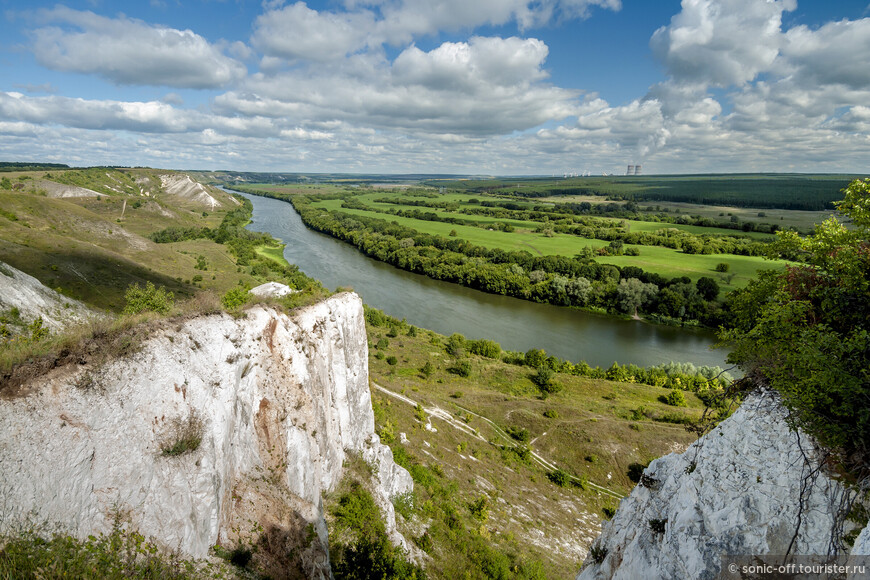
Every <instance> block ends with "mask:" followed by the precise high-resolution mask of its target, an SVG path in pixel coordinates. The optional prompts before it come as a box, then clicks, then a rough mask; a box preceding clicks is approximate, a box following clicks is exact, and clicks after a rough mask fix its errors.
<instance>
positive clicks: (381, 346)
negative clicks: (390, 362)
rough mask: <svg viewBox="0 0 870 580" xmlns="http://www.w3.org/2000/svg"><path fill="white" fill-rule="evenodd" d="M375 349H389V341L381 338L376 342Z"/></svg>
mask: <svg viewBox="0 0 870 580" xmlns="http://www.w3.org/2000/svg"><path fill="white" fill-rule="evenodd" d="M375 348H376V349H378V350H386V349H388V348H390V341H389V339H386V338H381V339H379V340H378V342H377V344H375Z"/></svg>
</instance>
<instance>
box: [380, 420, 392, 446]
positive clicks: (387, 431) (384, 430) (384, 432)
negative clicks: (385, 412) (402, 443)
mask: <svg viewBox="0 0 870 580" xmlns="http://www.w3.org/2000/svg"><path fill="white" fill-rule="evenodd" d="M378 437H380V438H381V442H382V443H384V444H386V445H389V444H390V443H392V442H393V441H395V440H396V428H395V427H394V426H393V424H392V423H391V422H390V421H385V422H384V424H383V425H382V426H381V427H380V428H379V429H378Z"/></svg>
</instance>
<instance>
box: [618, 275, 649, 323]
mask: <svg viewBox="0 0 870 580" xmlns="http://www.w3.org/2000/svg"><path fill="white" fill-rule="evenodd" d="M657 292H658V286H656V285H655V284H645V283H643V282H641V281H640V280H638V279H637V278H629V279H627V280H620V281H619V286H618V287H617V288H616V296H617V299H618V300H619V307H620V308H622V309H623V310H624V311H625V312H631V313H632V314H633V315H634V316H637V309H638V308H639V307H641V306H643V305H644V304H646V303H647V302H649V300H650V299H651V298H652V297H653V296H655V295H656V293H657Z"/></svg>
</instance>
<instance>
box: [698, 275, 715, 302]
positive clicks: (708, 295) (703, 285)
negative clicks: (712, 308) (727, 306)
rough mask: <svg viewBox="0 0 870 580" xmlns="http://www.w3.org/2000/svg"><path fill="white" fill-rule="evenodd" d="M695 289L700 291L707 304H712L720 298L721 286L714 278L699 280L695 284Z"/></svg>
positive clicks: (704, 277)
mask: <svg viewBox="0 0 870 580" xmlns="http://www.w3.org/2000/svg"><path fill="white" fill-rule="evenodd" d="M695 288H697V289H698V293H699V294H700V295H701V298H703V299H704V300H706V301H707V302H712V301H713V300H716V298H718V297H719V284H718V282H716V280H714V279H713V278H708V277H707V276H702V277H701V278H698V281H697V282H695Z"/></svg>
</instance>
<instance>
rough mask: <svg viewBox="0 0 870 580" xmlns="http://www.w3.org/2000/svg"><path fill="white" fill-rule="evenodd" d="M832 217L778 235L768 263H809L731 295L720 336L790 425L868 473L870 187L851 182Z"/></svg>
mask: <svg viewBox="0 0 870 580" xmlns="http://www.w3.org/2000/svg"><path fill="white" fill-rule="evenodd" d="M843 191H844V194H845V196H844V199H843V201H841V202H839V203H837V204H836V205H837V209H839V211H840V212H841V213H842V214H844V215H845V216H846V217H847V218H848V219H849V220H851V225H852V227H851V228H846V227H845V226H844V225H843V224H842V223H840V222H839V221H838V220H837V218H836V217H832V218H830V219H828V220H826V221H825V222H823V223H822V224H820V225H817V226H816V228H815V231H814V233H813V235H811V236H808V237H806V238H801V237H800V236H798V235H797V234H796V233H795V232H777V241H776V242H775V243H774V244H773V246H772V251H771V257H776V256H782V255H797V256H799V257H800V258H801V259H802V260H803V263H802V264H801V265H797V266H788V267H786V270H785V271H784V272H776V271H767V272H765V273H763V274H762V275H760V276H759V278H758V279H757V280H754V281H753V282H751V283H750V284H749V285H748V286H747V287H746V288H745V289H744V290H742V291H740V292H736V293H733V294H732V295H731V296H729V301H728V305H727V307H728V309H729V310H730V311H731V312H732V315H733V320H732V325H733V327H732V328H730V329H729V330H727V331H724V332H723V333H721V335H720V339H721V342H722V343H723V344H724V345H726V346H729V347H731V349H732V353H731V354H730V355H729V361H730V362H733V363H736V364H738V365H739V366H740V368H741V369H743V371H744V372H745V373H746V377H747V379H748V380H749V381H751V383H752V384H754V385H760V386H766V387H769V388H772V389H775V390H776V391H777V392H779V394H780V395H781V396H782V401H783V404H784V405H785V406H786V408H788V409H789V411H790V415H791V418H792V420H793V421H794V422H795V424H797V425H798V426H800V427H802V428H803V429H805V430H806V431H807V432H808V433H810V434H811V435H813V436H815V438H816V439H817V440H818V441H819V442H820V443H821V444H822V445H824V446H826V447H827V448H829V449H832V450H834V451H836V452H839V456H840V458H841V460H842V461H843V463H844V464H845V465H846V467H848V468H850V469H852V470H854V471H855V472H857V473H859V474H864V475H866V474H867V472H868V471H870V467H868V466H870V372H868V369H870V179H865V180H864V181H861V180H857V181H854V182H852V183H851V184H850V185H849V186H848V187H847V188H846V189H844V190H843Z"/></svg>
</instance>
